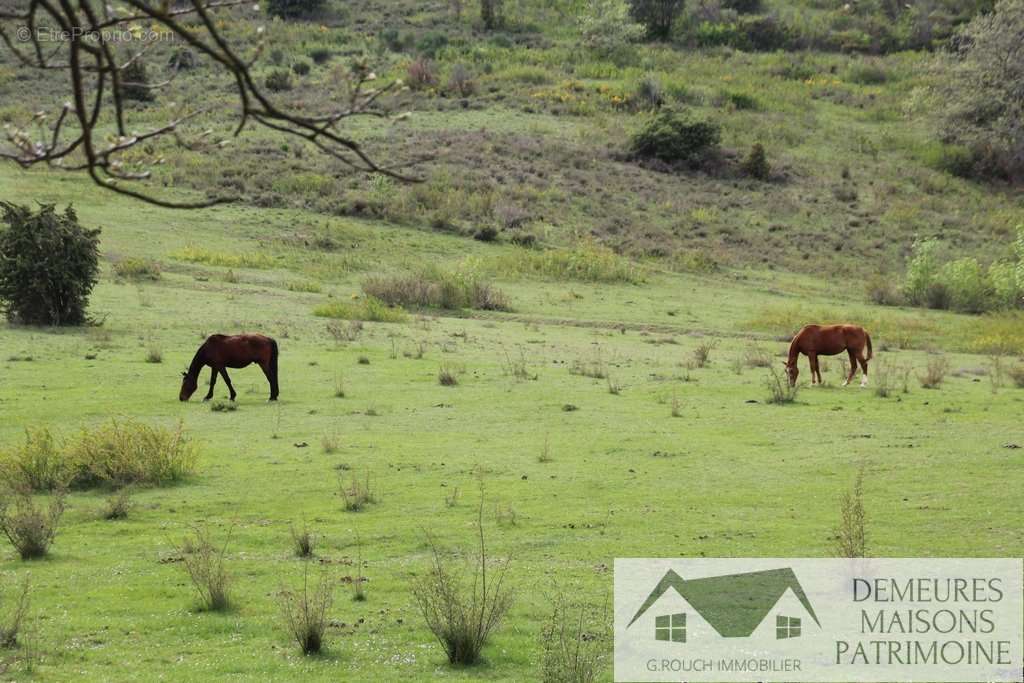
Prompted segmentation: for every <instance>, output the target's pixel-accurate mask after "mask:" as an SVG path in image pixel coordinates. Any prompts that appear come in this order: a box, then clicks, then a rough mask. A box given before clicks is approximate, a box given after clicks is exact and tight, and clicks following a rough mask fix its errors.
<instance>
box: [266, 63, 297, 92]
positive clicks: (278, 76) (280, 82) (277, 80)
mask: <svg viewBox="0 0 1024 683" xmlns="http://www.w3.org/2000/svg"><path fill="white" fill-rule="evenodd" d="M264 84H265V85H266V86H267V90H269V91H270V92H284V91H286V90H291V89H292V75H291V74H290V73H288V72H287V71H285V70H284V69H274V70H273V71H271V72H270V73H269V74H267V78H266V80H265V81H264Z"/></svg>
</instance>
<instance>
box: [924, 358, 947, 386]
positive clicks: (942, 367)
mask: <svg viewBox="0 0 1024 683" xmlns="http://www.w3.org/2000/svg"><path fill="white" fill-rule="evenodd" d="M948 372H949V359H948V358H946V357H945V356H935V357H934V358H930V359H928V365H927V367H925V370H924V373H923V374H919V375H918V376H917V379H918V380H919V381H920V382H921V386H922V387H923V388H925V389H938V388H939V387H940V386H941V385H942V382H943V380H945V379H946V374H947V373H948Z"/></svg>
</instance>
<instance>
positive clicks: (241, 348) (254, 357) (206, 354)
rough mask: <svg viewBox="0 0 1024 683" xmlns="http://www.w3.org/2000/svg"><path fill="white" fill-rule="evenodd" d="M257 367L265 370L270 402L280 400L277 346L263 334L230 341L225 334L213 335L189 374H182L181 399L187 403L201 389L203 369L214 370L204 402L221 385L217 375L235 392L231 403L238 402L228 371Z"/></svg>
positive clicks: (189, 368)
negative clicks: (250, 365)
mask: <svg viewBox="0 0 1024 683" xmlns="http://www.w3.org/2000/svg"><path fill="white" fill-rule="evenodd" d="M250 363H256V364H257V365H259V366H260V369H261V370H263V374H264V375H266V376H267V381H268V382H270V400H271V401H276V400H277V342H276V341H274V340H273V339H271V338H270V337H264V336H263V335H262V334H239V335H235V336H233V337H228V336H225V335H223V334H214V335H211V336H210V337H208V338H207V339H206V341H204V342H203V344H202V346H200V347H199V350H198V351H196V355H195V357H194V358H193V359H192V364H191V365H190V366H189V367H188V371H187V372H183V373H181V377H182V380H181V393H180V394H178V398H179V399H180V400H182V401H187V400H188V399H189V397H191V396H192V394H193V393H194V392H195V390H196V387H197V386H199V371H200V370H202V369H203V366H206V365H209V366H210V390H209V391H208V392H206V396H205V397H204V398H203V400H204V401H209V400H210V399H211V398H212V397H213V386H214V384H216V383H217V375H218V374H219V375H220V376H221V377H223V378H224V382H225V383H226V384H227V385H228V391H230V392H231V400H232V401H234V400H235V396H236V395H237V394H235V388H234V387H233V386H231V378H230V377H228V373H227V368H244V367H245V366H247V365H249V364H250Z"/></svg>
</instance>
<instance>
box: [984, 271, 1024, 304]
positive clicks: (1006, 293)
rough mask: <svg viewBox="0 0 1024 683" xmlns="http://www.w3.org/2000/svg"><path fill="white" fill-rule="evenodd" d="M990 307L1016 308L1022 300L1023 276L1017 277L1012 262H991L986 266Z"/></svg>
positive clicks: (1023, 296)
mask: <svg viewBox="0 0 1024 683" xmlns="http://www.w3.org/2000/svg"><path fill="white" fill-rule="evenodd" d="M988 282H989V287H990V290H991V301H992V307H993V308H997V309H1007V308H1017V307H1019V306H1020V305H1021V303H1022V302H1024V278H1021V279H1018V275H1017V266H1016V265H1015V264H1013V263H1000V262H996V263H993V264H992V265H990V266H989V267H988Z"/></svg>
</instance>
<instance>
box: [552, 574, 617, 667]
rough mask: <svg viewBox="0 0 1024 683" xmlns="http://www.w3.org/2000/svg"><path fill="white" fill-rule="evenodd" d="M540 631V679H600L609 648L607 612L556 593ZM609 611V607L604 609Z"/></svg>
mask: <svg viewBox="0 0 1024 683" xmlns="http://www.w3.org/2000/svg"><path fill="white" fill-rule="evenodd" d="M552 602H553V603H554V609H553V611H552V612H551V616H550V617H548V620H547V621H546V622H545V623H544V626H543V628H542V629H541V633H540V647H541V653H542V654H541V660H540V680H541V681H543V682H544V683H593V682H594V681H597V680H598V679H599V678H601V674H602V672H603V671H604V669H605V667H606V662H607V659H608V654H607V653H608V651H609V650H610V644H609V643H610V640H611V638H610V634H609V632H608V626H607V624H608V618H607V614H604V613H600V614H599V613H597V611H596V610H592V609H588V608H587V606H586V605H582V604H573V603H572V602H570V601H569V600H567V599H566V598H565V596H564V595H562V594H558V595H556V596H555V598H554V600H553V601H552ZM605 612H607V610H605Z"/></svg>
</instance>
